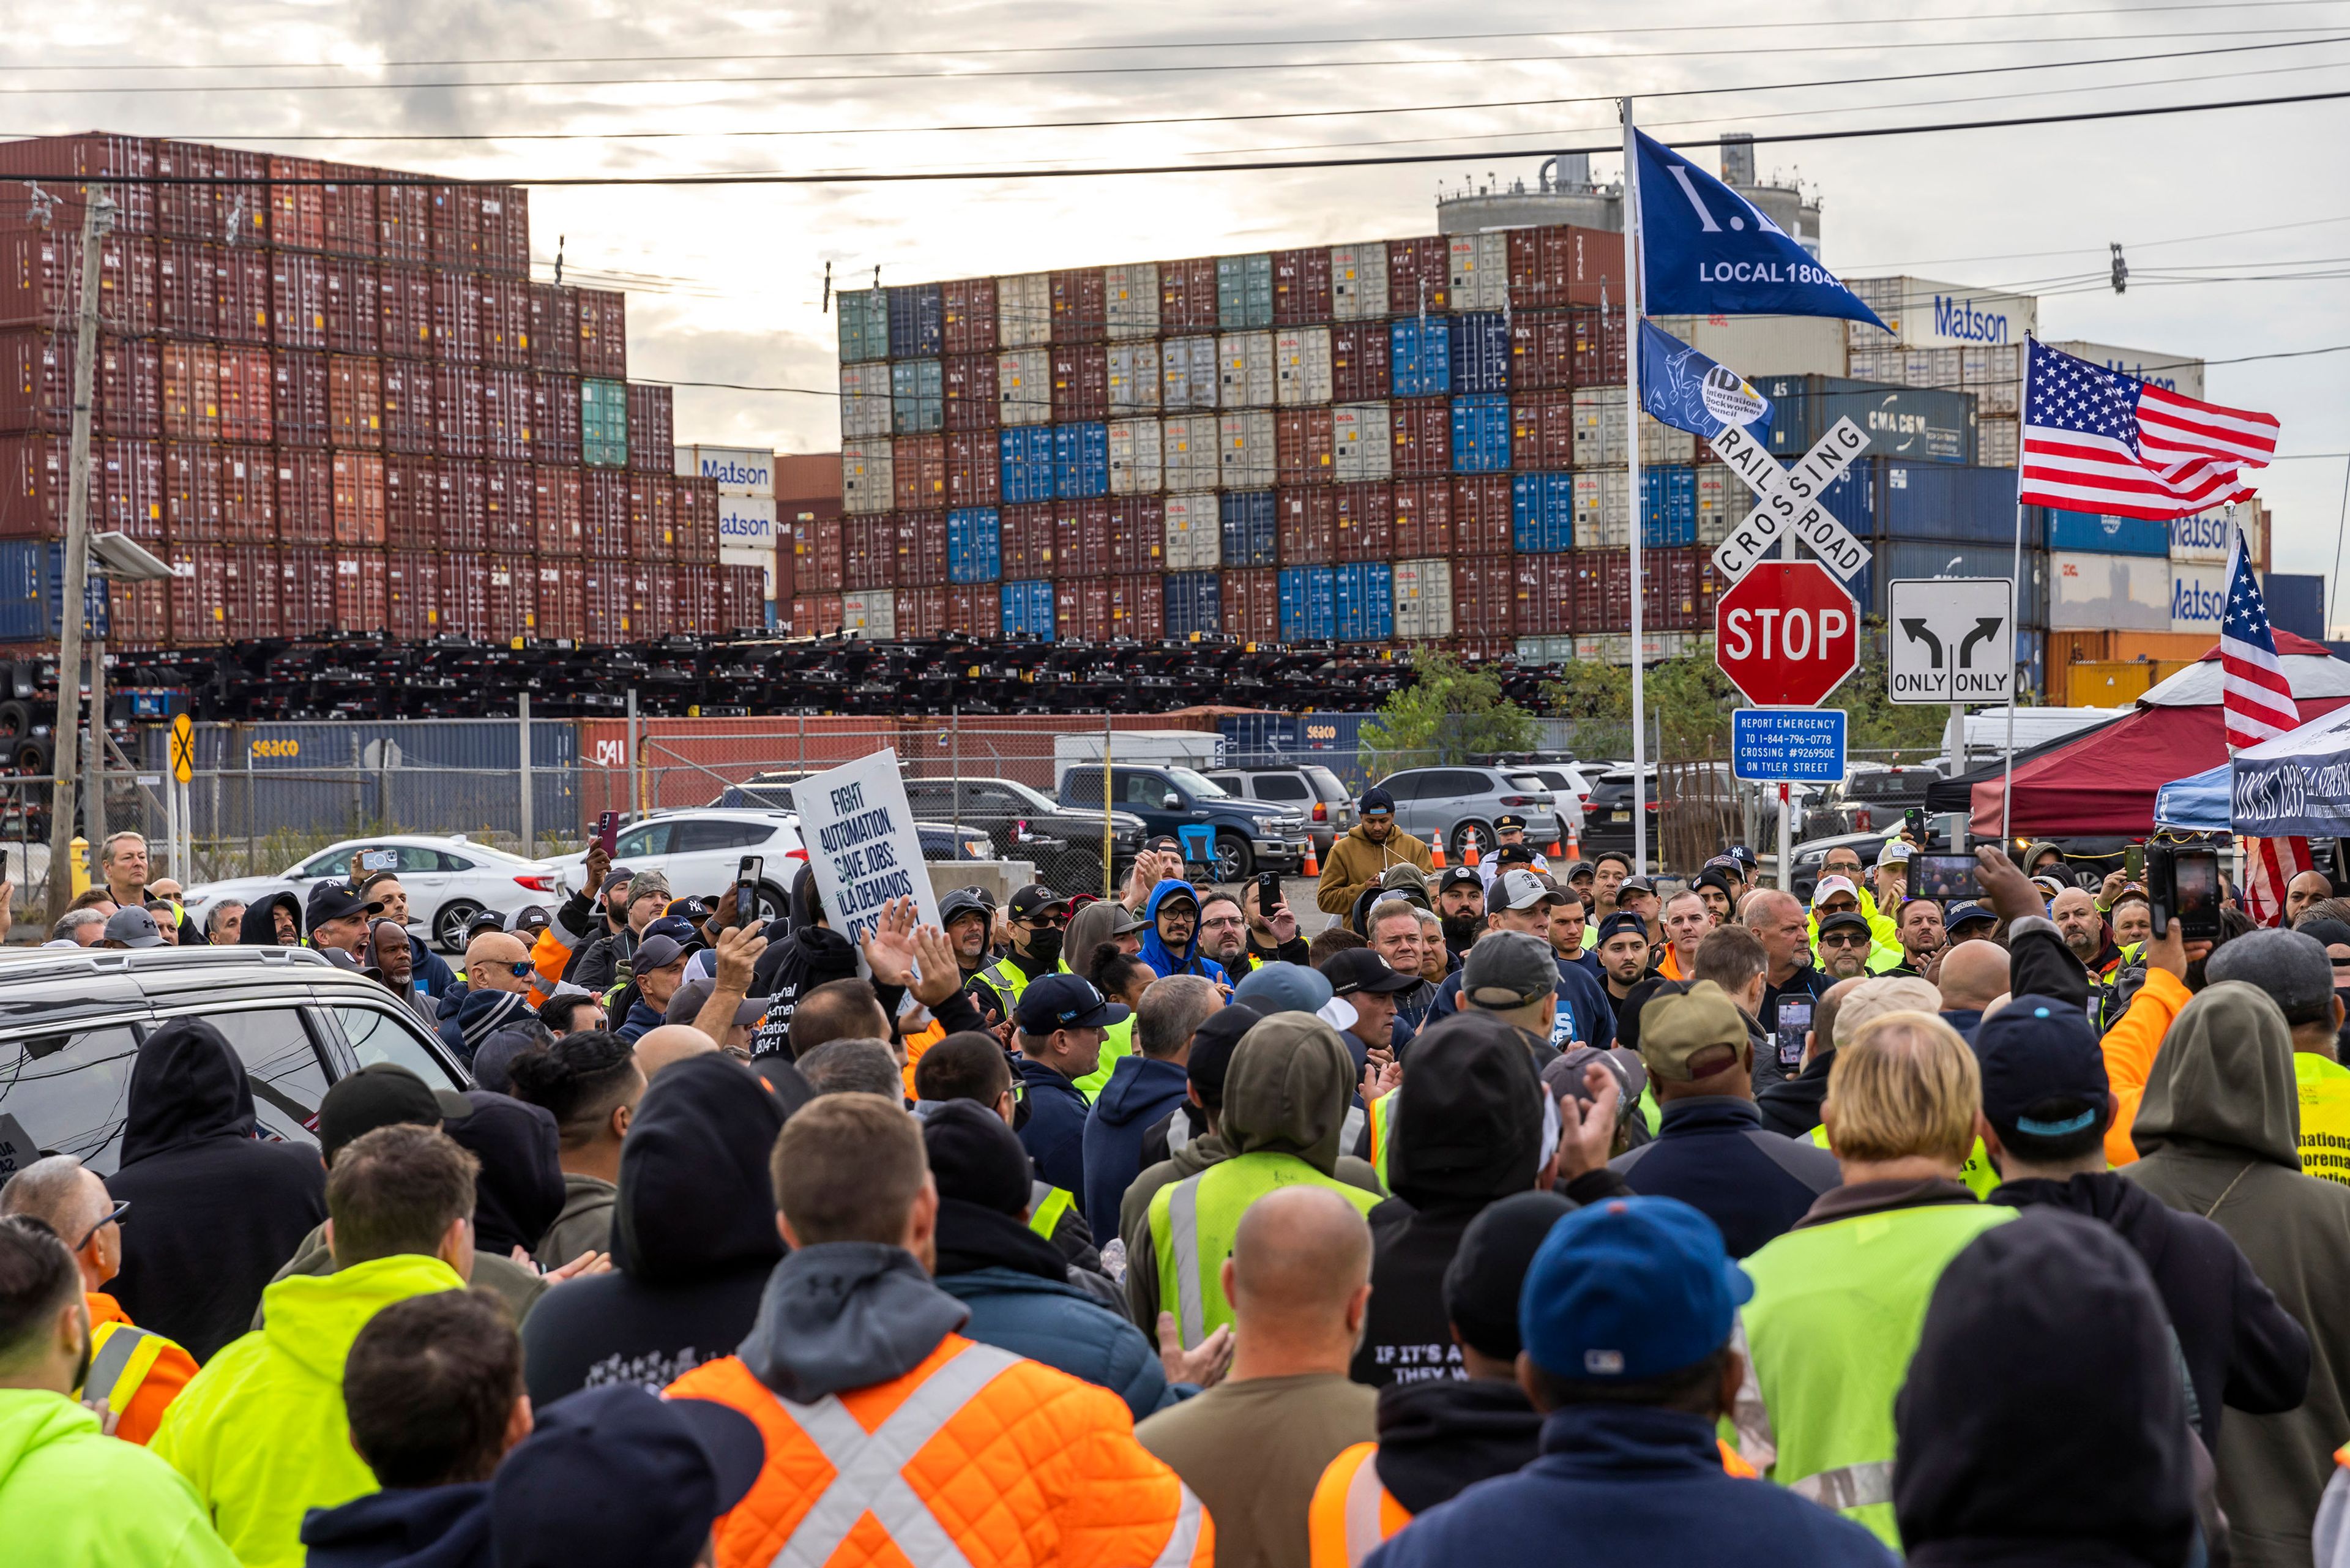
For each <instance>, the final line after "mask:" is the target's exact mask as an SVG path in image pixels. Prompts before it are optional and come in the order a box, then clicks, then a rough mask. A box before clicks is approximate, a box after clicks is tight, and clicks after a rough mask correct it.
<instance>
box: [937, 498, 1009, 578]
mask: <svg viewBox="0 0 2350 1568" xmlns="http://www.w3.org/2000/svg"><path fill="white" fill-rule="evenodd" d="M1002 533H1003V520H1002V518H1001V516H1000V515H999V514H998V512H997V510H996V508H994V507H993V506H960V507H956V508H954V509H952V510H951V511H949V512H948V513H947V580H948V581H949V582H953V583H992V582H993V581H995V580H996V578H998V577H999V576H1002V575H1003V553H1002V544H1001V541H1002Z"/></svg>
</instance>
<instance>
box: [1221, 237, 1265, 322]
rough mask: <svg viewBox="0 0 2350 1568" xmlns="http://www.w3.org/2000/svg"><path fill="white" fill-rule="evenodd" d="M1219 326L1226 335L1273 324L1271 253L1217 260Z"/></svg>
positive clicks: (1226, 257)
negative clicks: (1235, 331)
mask: <svg viewBox="0 0 2350 1568" xmlns="http://www.w3.org/2000/svg"><path fill="white" fill-rule="evenodd" d="M1216 325H1217V326H1218V327H1222V328H1223V329H1224V330H1225V331H1227V332H1230V331H1234V330H1247V329H1251V328H1257V327H1271V326H1272V325H1273V257H1272V255H1271V254H1268V253H1265V252H1259V253H1257V254H1252V255H1240V256H1218V257H1217V258H1216Z"/></svg>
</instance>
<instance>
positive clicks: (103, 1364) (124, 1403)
mask: <svg viewBox="0 0 2350 1568" xmlns="http://www.w3.org/2000/svg"><path fill="white" fill-rule="evenodd" d="M171 1343H172V1342H171V1341H170V1340H168V1339H166V1338H164V1337H163V1336H162V1335H161V1334H156V1333H154V1332H152V1331H151V1330H148V1329H143V1328H139V1327H135V1326H134V1325H132V1324H127V1323H102V1324H99V1325H98V1328H97V1330H96V1331H95V1332H94V1333H92V1334H91V1335H90V1357H89V1371H88V1373H87V1374H86V1375H85V1376H83V1378H82V1386H81V1389H80V1390H79V1395H78V1397H81V1398H85V1399H90V1398H98V1397H104V1399H105V1401H106V1407H107V1408H108V1409H109V1410H112V1411H115V1412H117V1413H118V1414H119V1413H120V1412H121V1411H124V1410H127V1409H129V1408H130V1401H131V1400H133V1399H135V1398H137V1397H139V1385H140V1384H141V1383H143V1382H145V1381H146V1379H147V1374H148V1372H149V1371H150V1370H151V1368H152V1367H153V1366H154V1365H155V1358H156V1357H157V1356H159V1355H162V1354H163V1351H164V1347H165V1346H167V1345H170V1344H171Z"/></svg>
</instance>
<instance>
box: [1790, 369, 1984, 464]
mask: <svg viewBox="0 0 2350 1568" xmlns="http://www.w3.org/2000/svg"><path fill="white" fill-rule="evenodd" d="M1755 389H1756V390H1758V391H1760V392H1761V393H1762V394H1763V396H1764V397H1766V398H1768V399H1770V400H1771V435H1770V441H1771V451H1772V452H1773V453H1775V454H1776V455H1778V456H1779V457H1782V458H1795V457H1801V456H1803V455H1804V453H1805V452H1809V451H1811V450H1812V447H1813V446H1814V444H1815V443H1816V442H1817V441H1819V439H1820V438H1821V437H1822V436H1824V435H1825V434H1827V432H1828V431H1831V430H1833V429H1834V428H1835V422H1836V421H1838V420H1843V419H1849V420H1850V421H1852V422H1853V423H1854V424H1856V425H1857V426H1859V427H1860V428H1861V430H1863V431H1866V432H1867V435H1868V453H1869V455H1870V456H1871V457H1898V458H1907V459H1908V460H1910V461H1911V462H1957V463H1970V462H1974V460H1975V397H1974V394H1973V393H1972V392H1965V391H1960V390H1959V389H1956V388H1952V387H1893V386H1887V385H1886V384H1884V383H1883V382H1879V381H1855V380H1849V379H1846V378H1845V377H1842V376H1764V377H1760V378H1757V379H1756V381H1755Z"/></svg>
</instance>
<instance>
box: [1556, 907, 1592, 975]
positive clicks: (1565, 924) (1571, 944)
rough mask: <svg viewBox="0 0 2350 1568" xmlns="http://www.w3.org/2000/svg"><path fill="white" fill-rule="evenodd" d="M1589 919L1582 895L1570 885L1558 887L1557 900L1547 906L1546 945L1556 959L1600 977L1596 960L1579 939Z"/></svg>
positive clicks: (1589, 911)
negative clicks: (1548, 918)
mask: <svg viewBox="0 0 2350 1568" xmlns="http://www.w3.org/2000/svg"><path fill="white" fill-rule="evenodd" d="M1554 886H1555V884H1554ZM1590 919H1591V910H1590V908H1589V907H1588V906H1587V905H1586V904H1585V903H1584V901H1583V895H1582V894H1580V893H1577V892H1576V891H1575V890H1574V889H1573V888H1561V889H1560V892H1559V900H1558V902H1557V903H1556V904H1554V905H1553V906H1551V911H1550V946H1551V951H1553V952H1555V953H1556V954H1557V955H1558V961H1559V962H1561V963H1567V964H1573V965H1575V967H1576V968H1577V969H1579V970H1581V971H1584V972H1585V973H1586V974H1587V975H1589V976H1590V977H1591V978H1592V979H1594V980H1598V979H1600V978H1601V975H1600V972H1599V960H1598V959H1597V958H1596V956H1594V955H1593V953H1592V951H1591V950H1590V949H1589V948H1587V947H1586V946H1584V943H1583V939H1584V937H1585V936H1586V934H1587V933H1588V931H1589V929H1590V928H1589V921H1590Z"/></svg>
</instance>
